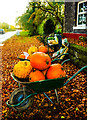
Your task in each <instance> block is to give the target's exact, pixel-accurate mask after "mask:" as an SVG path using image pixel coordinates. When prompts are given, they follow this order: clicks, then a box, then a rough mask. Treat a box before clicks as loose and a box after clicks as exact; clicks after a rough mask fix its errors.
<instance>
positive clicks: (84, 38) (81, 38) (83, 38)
mask: <svg viewBox="0 0 87 120" xmlns="http://www.w3.org/2000/svg"><path fill="white" fill-rule="evenodd" d="M79 40H82V41H87V37H86V36H85V37H83V36H80V37H79Z"/></svg>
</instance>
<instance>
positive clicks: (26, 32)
mask: <svg viewBox="0 0 87 120" xmlns="http://www.w3.org/2000/svg"><path fill="white" fill-rule="evenodd" d="M28 34H29V32H28V31H21V32H20V36H23V37H27V36H28Z"/></svg>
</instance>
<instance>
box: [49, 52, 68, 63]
mask: <svg viewBox="0 0 87 120" xmlns="http://www.w3.org/2000/svg"><path fill="white" fill-rule="evenodd" d="M68 54H69V53H63V54H61V55H58V56H57V58H55V59H53V60H52V61H51V63H52V62H54V61H56V60H63V59H60V57H61V56H63V55H68ZM51 58H52V57H51Z"/></svg>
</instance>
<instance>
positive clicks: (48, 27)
mask: <svg viewBox="0 0 87 120" xmlns="http://www.w3.org/2000/svg"><path fill="white" fill-rule="evenodd" d="M43 29H44V33H45V34H51V33H53V32H54V30H55V25H54V22H53V20H51V19H48V20H47V21H46V22H45V24H44V28H43Z"/></svg>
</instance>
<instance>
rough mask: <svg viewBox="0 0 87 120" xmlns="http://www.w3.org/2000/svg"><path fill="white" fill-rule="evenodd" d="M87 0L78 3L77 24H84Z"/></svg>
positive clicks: (86, 13)
mask: <svg viewBox="0 0 87 120" xmlns="http://www.w3.org/2000/svg"><path fill="white" fill-rule="evenodd" d="M86 15H87V1H86V0H84V1H81V2H79V3H78V12H77V26H86Z"/></svg>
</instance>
